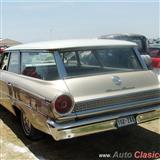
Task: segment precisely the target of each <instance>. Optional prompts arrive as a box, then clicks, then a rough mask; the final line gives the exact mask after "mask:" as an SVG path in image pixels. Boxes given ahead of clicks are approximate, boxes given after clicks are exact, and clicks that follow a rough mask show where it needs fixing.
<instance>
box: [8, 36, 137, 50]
mask: <svg viewBox="0 0 160 160" xmlns="http://www.w3.org/2000/svg"><path fill="white" fill-rule="evenodd" d="M105 46H136V44H135V43H132V42H128V41H122V40H107V39H75V40H56V41H44V42H34V43H26V44H21V45H16V46H13V47H9V48H7V49H6V51H8V50H28V49H30V50H39V49H44V50H51V49H53V50H56V49H67V48H82V47H105Z"/></svg>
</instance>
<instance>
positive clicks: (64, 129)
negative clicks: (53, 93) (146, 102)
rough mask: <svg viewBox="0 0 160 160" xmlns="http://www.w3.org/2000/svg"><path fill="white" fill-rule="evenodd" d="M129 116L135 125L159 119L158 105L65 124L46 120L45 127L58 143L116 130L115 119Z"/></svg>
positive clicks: (159, 107)
mask: <svg viewBox="0 0 160 160" xmlns="http://www.w3.org/2000/svg"><path fill="white" fill-rule="evenodd" d="M130 115H134V117H135V119H136V122H137V124H139V123H144V122H147V121H151V120H155V119H158V118H160V105H158V106H152V107H150V108H145V109H140V110H135V111H132V112H125V113H119V114H116V115H109V116H104V117H98V118H90V119H84V120H79V121H71V122H68V123H65V124H60V123H56V122H54V121H53V120H51V119H48V120H47V125H48V127H49V130H50V134H51V135H52V136H53V138H54V139H55V140H57V141H58V140H63V139H70V138H74V137H79V136H84V135H89V134H94V133H99V132H103V131H108V130H113V129H118V127H117V125H116V121H117V119H118V118H120V117H124V116H130Z"/></svg>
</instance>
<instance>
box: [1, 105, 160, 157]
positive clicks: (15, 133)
mask: <svg viewBox="0 0 160 160" xmlns="http://www.w3.org/2000/svg"><path fill="white" fill-rule="evenodd" d="M137 150H138V151H144V152H160V120H155V121H153V122H148V123H146V124H143V125H141V126H138V127H133V128H131V129H123V132H122V131H112V132H105V133H101V134H97V135H91V136H86V137H81V138H76V139H72V140H66V141H61V142H55V141H54V140H53V139H52V137H51V136H48V135H46V136H45V137H44V138H43V139H42V140H39V141H30V140H28V139H26V138H25V137H24V135H23V134H22V132H21V128H20V125H19V124H18V122H17V121H16V118H15V117H14V116H12V115H11V114H10V113H9V112H8V111H6V110H5V109H3V108H2V107H1V106H0V159H1V160H29V159H32V160H34V159H41V160H82V159H83V160H85V159H86V160H96V159H108V158H99V154H111V155H112V154H113V153H115V152H116V151H117V152H118V153H122V152H123V153H124V152H131V153H134V152H135V151H137ZM115 159H117V158H115ZM131 159H133V158H131Z"/></svg>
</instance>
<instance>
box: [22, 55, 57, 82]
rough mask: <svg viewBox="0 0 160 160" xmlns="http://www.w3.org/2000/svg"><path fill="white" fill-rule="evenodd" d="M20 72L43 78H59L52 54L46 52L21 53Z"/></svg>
mask: <svg viewBox="0 0 160 160" xmlns="http://www.w3.org/2000/svg"><path fill="white" fill-rule="evenodd" d="M21 73H22V74H23V75H26V76H29V77H34V78H38V79H43V80H56V79H58V78H59V76H58V71H57V67H56V63H55V59H54V55H53V53H46V52H42V53H41V52H28V53H22V60H21Z"/></svg>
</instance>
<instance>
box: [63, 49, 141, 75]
mask: <svg viewBox="0 0 160 160" xmlns="http://www.w3.org/2000/svg"><path fill="white" fill-rule="evenodd" d="M61 57H62V59H63V62H64V65H65V68H66V72H67V75H68V76H83V75H87V74H93V75H94V74H97V73H115V72H129V71H136V70H141V69H142V66H141V64H140V63H139V61H138V59H137V57H136V54H135V52H134V50H133V49H132V48H105V49H88V50H78V51H74V50H72V51H67V52H61Z"/></svg>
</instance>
